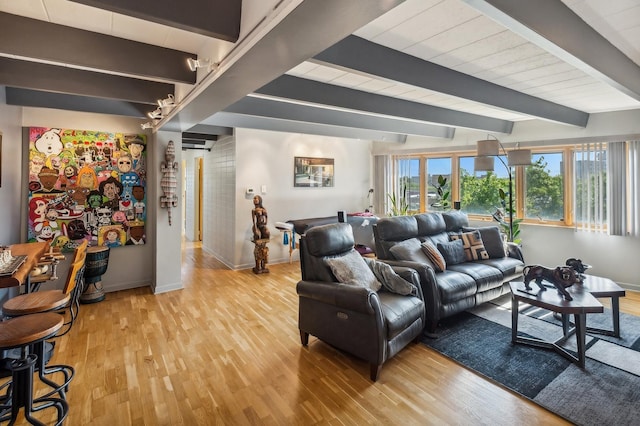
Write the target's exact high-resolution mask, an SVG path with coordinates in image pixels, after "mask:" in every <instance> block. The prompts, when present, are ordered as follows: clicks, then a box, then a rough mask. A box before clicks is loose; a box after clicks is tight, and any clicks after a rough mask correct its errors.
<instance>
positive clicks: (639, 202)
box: [627, 141, 640, 237]
mask: <svg viewBox="0 0 640 426" xmlns="http://www.w3.org/2000/svg"><path fill="white" fill-rule="evenodd" d="M627 144H628V146H629V155H628V158H629V160H628V164H629V191H627V193H628V194H629V202H628V205H629V208H628V217H629V221H628V224H629V229H628V233H629V235H632V236H634V237H638V236H640V217H639V216H640V141H630V142H628V143H627Z"/></svg>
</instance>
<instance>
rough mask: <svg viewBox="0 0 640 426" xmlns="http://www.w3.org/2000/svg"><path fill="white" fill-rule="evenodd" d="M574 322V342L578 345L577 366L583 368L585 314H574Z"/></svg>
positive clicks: (585, 329)
mask: <svg viewBox="0 0 640 426" xmlns="http://www.w3.org/2000/svg"><path fill="white" fill-rule="evenodd" d="M574 318H575V322H576V344H577V346H578V366H579V367H580V368H584V364H585V362H584V361H585V346H586V343H585V342H586V340H587V339H586V334H587V314H574Z"/></svg>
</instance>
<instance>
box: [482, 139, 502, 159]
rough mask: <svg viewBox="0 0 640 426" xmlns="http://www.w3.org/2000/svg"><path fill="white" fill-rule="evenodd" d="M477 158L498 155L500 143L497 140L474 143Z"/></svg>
mask: <svg viewBox="0 0 640 426" xmlns="http://www.w3.org/2000/svg"><path fill="white" fill-rule="evenodd" d="M476 148H477V150H478V152H477V155H478V157H486V156H488V155H500V142H499V141H498V140H497V139H484V140H481V141H478V142H476Z"/></svg>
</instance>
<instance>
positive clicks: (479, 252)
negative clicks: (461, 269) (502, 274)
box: [449, 231, 489, 262]
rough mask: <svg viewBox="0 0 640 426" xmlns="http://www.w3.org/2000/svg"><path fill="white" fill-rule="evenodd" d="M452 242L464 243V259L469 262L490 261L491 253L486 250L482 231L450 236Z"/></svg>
mask: <svg viewBox="0 0 640 426" xmlns="http://www.w3.org/2000/svg"><path fill="white" fill-rule="evenodd" d="M449 238H450V239H451V241H456V240H459V241H462V246H463V247H464V257H465V259H466V260H467V262H471V261H474V260H482V259H488V258H489V253H487V250H485V248H484V244H483V242H482V237H481V236H480V231H472V232H462V233H460V234H451V235H449Z"/></svg>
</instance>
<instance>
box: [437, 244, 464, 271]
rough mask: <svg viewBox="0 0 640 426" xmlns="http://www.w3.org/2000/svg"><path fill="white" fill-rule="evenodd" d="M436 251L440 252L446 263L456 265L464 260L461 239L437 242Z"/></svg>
mask: <svg viewBox="0 0 640 426" xmlns="http://www.w3.org/2000/svg"><path fill="white" fill-rule="evenodd" d="M438 251H439V252H440V253H442V257H444V260H445V261H446V262H447V265H457V264H458V263H464V262H465V261H466V259H465V256H464V246H463V244H462V240H454V241H449V242H446V243H438Z"/></svg>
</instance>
